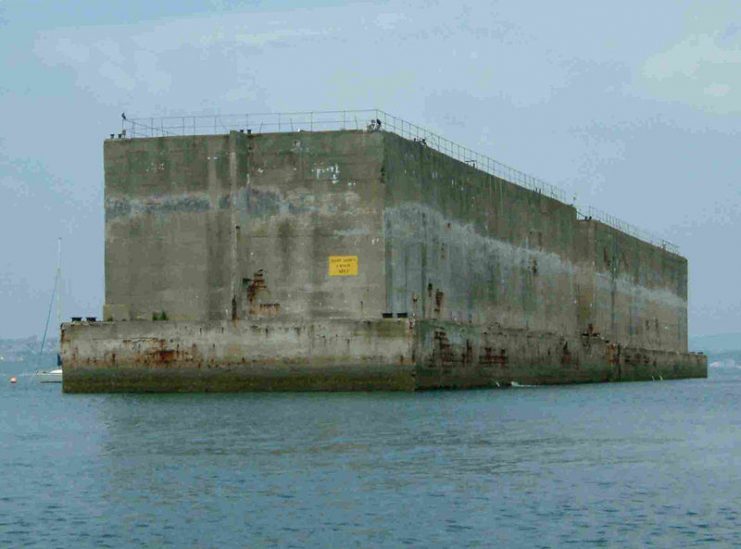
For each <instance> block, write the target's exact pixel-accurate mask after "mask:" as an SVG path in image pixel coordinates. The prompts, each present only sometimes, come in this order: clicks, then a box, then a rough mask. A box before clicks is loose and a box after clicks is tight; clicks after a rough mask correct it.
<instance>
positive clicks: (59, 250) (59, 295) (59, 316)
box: [56, 236, 62, 329]
mask: <svg viewBox="0 0 741 549" xmlns="http://www.w3.org/2000/svg"><path fill="white" fill-rule="evenodd" d="M56 286H57V287H56V291H57V329H60V327H61V326H62V237H61V236H60V237H59V240H58V241H57V284H56Z"/></svg>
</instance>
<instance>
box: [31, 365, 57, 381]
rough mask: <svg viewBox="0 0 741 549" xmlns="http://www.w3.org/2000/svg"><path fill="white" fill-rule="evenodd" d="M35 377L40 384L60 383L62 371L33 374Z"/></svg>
mask: <svg viewBox="0 0 741 549" xmlns="http://www.w3.org/2000/svg"><path fill="white" fill-rule="evenodd" d="M35 377H36V379H38V380H39V381H40V382H41V383H62V369H61V368H57V369H56V370H49V371H48V372H38V373H37V374H35Z"/></svg>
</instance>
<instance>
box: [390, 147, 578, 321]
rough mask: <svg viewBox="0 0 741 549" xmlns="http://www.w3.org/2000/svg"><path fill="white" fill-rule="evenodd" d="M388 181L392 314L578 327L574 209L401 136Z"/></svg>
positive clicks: (395, 149) (394, 148) (394, 150)
mask: <svg viewBox="0 0 741 549" xmlns="http://www.w3.org/2000/svg"><path fill="white" fill-rule="evenodd" d="M384 180H385V183H386V202H385V206H386V207H385V210H384V220H385V228H386V230H385V234H386V300H387V309H388V310H389V311H390V312H409V313H410V314H412V313H414V314H415V315H416V317H417V318H427V319H435V318H437V319H442V320H458V321H463V322H471V323H474V324H487V323H490V324H495V323H496V324H499V325H501V326H503V327H506V328H515V329H531V330H538V331H543V332H547V331H553V332H557V333H561V334H574V333H576V331H577V328H576V305H575V302H576V298H575V293H574V292H575V289H574V265H573V258H572V257H573V247H574V246H573V239H574V230H575V226H576V225H575V219H576V212H575V210H574V208H573V207H571V206H568V205H566V204H562V203H560V202H558V201H556V200H553V199H551V198H548V197H546V196H544V195H542V194H539V193H536V192H532V191H529V190H526V189H523V188H522V187H518V186H516V185H513V184H512V183H509V182H507V181H504V180H502V179H498V178H496V177H494V176H491V175H489V174H487V173H485V172H482V171H480V170H477V169H475V168H474V167H472V166H469V165H467V164H465V163H463V162H459V161H457V160H454V159H452V158H450V157H448V156H446V155H443V154H441V153H439V152H437V151H435V150H433V149H430V148H428V147H426V146H424V145H422V144H421V143H416V142H412V141H408V140H405V139H402V138H400V137H398V136H396V135H393V134H388V135H386V136H385V162H384Z"/></svg>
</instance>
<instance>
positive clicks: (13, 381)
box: [10, 376, 18, 383]
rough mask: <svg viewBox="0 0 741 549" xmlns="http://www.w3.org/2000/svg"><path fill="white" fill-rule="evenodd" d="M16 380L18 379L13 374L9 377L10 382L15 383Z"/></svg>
mask: <svg viewBox="0 0 741 549" xmlns="http://www.w3.org/2000/svg"><path fill="white" fill-rule="evenodd" d="M16 381H18V380H17V379H16V378H15V376H12V377H11V378H10V382H11V383H15V382H16Z"/></svg>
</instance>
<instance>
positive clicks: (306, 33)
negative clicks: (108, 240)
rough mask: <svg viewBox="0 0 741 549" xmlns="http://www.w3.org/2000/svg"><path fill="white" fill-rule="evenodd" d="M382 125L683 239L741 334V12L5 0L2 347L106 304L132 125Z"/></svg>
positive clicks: (695, 282) (697, 315)
mask: <svg viewBox="0 0 741 549" xmlns="http://www.w3.org/2000/svg"><path fill="white" fill-rule="evenodd" d="M366 108H379V109H383V110H384V111H386V112H389V113H391V114H394V115H396V116H399V117H401V118H404V119H406V120H408V121H411V122H414V123H416V124H419V125H420V126H422V127H425V128H427V129H429V130H432V131H434V132H436V133H439V134H441V135H443V136H445V137H447V138H449V139H451V140H453V141H456V142H458V143H460V144H462V145H465V146H467V147H470V148H472V149H474V150H476V151H478V152H481V153H484V154H487V155H489V156H491V157H493V158H495V159H497V160H499V161H501V162H504V163H506V164H509V165H511V166H514V167H517V168H519V169H520V170H522V171H525V172H527V173H530V174H532V175H535V176H537V177H539V178H541V179H543V180H545V181H547V182H549V183H551V184H553V185H556V186H558V187H560V188H562V189H563V190H564V191H565V192H566V193H567V196H576V201H577V204H579V205H591V206H594V207H596V208H599V209H601V210H604V211H606V212H608V213H610V214H612V215H614V216H616V217H618V218H620V219H623V220H624V221H626V222H628V223H631V224H633V225H636V226H638V227H640V228H642V229H645V230H647V231H650V232H651V233H654V234H656V235H657V236H659V237H661V238H665V239H666V240H669V241H671V242H673V243H675V244H677V245H678V246H679V248H680V251H681V253H682V255H684V256H685V257H687V258H688V261H689V329H690V334H692V335H705V334H715V333H729V332H741V315H739V314H738V312H737V311H739V310H741V253H740V252H741V239H740V238H739V237H740V236H741V2H738V1H737V0H727V1H721V0H717V1H716V0H705V1H694V2H690V1H682V0H654V1H652V2H645V1H633V0H626V1H623V2H612V3H605V2H593V1H571V0H564V1H562V2H540V1H538V2H535V1H528V0H516V1H493V0H485V1H475V2H466V1H455V2H453V1H447V2H445V1H431V0H429V1H418V0H404V1H396V0H390V1H384V2H339V1H332V0H324V1H311V0H304V1H301V2H298V1H290V0H284V1H275V2H267V1H254V0H253V1H236V0H235V1H228V0H211V1H208V0H179V1H177V2H175V1H172V2H169V1H165V0H162V1H159V2H152V1H151V0H149V1H140V0H128V1H126V2H117V1H114V0H111V1H109V2H99V1H65V2H59V1H58V0H55V1H47V0H40V1H34V0H18V1H16V0H0V338H6V337H23V336H28V335H34V334H40V333H41V332H42V331H43V328H44V322H45V320H46V315H47V310H48V307H49V300H50V297H51V291H52V286H53V282H54V271H55V268H56V247H57V238H58V237H62V239H63V242H64V244H63V267H62V268H63V275H64V279H63V284H62V297H63V310H64V316H65V317H69V316H73V315H74V316H81V315H97V316H100V314H101V309H102V305H103V299H104V298H103V293H104V285H103V252H104V250H103V243H104V239H103V165H102V164H103V162H102V149H103V140H104V139H105V137H106V136H107V135H108V134H109V133H111V132H114V131H117V130H119V129H120V127H121V126H120V123H121V121H120V113H121V112H124V111H125V112H126V113H127V115H128V116H129V117H130V118H131V117H135V116H140V117H150V116H151V117H157V116H165V115H190V114H220V113H221V114H226V113H229V114H232V113H250V112H287V111H309V110H335V109H366Z"/></svg>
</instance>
